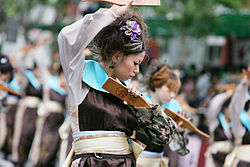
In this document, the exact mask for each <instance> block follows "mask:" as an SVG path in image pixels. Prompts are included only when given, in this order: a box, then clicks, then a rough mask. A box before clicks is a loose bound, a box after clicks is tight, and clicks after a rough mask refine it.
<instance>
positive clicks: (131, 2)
mask: <svg viewBox="0 0 250 167" xmlns="http://www.w3.org/2000/svg"><path fill="white" fill-rule="evenodd" d="M133 2H134V1H129V2H128V3H127V4H126V6H127V7H128V8H130V7H131V6H132V4H133Z"/></svg>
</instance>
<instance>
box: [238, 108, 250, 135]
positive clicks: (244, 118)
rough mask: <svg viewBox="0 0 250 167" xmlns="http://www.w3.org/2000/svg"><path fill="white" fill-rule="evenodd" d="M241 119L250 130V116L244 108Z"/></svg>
mask: <svg viewBox="0 0 250 167" xmlns="http://www.w3.org/2000/svg"><path fill="white" fill-rule="evenodd" d="M240 121H241V123H242V124H243V125H244V126H245V127H246V128H247V130H248V131H249V132H250V118H249V116H248V114H247V112H246V110H243V111H242V112H241V114H240Z"/></svg>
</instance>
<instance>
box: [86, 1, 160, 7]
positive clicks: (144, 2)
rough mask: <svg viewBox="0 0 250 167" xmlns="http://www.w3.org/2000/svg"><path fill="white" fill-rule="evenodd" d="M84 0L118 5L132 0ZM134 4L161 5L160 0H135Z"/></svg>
mask: <svg viewBox="0 0 250 167" xmlns="http://www.w3.org/2000/svg"><path fill="white" fill-rule="evenodd" d="M82 1H106V2H110V3H113V4H116V5H126V4H127V3H128V2H130V0H82ZM133 1H134V2H133V4H132V5H133V6H160V5H161V1H160V0H133Z"/></svg>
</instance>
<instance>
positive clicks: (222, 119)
mask: <svg viewBox="0 0 250 167" xmlns="http://www.w3.org/2000/svg"><path fill="white" fill-rule="evenodd" d="M218 118H219V121H220V124H221V126H222V127H223V129H224V130H225V131H230V128H231V126H230V125H229V124H228V123H227V121H226V118H225V116H224V114H222V113H219V114H218Z"/></svg>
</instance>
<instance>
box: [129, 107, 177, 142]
mask: <svg viewBox="0 0 250 167" xmlns="http://www.w3.org/2000/svg"><path fill="white" fill-rule="evenodd" d="M129 107H130V108H131V110H132V112H133V114H134V115H135V116H136V117H137V119H138V122H139V126H138V129H137V132H139V133H141V134H143V135H145V136H147V137H148V138H149V139H150V140H151V141H152V142H153V143H154V144H156V145H165V144H168V143H170V142H171V141H172V139H173V136H174V134H175V133H176V124H175V122H174V121H173V120H172V119H171V118H170V117H168V116H163V115H164V114H162V111H161V109H160V108H159V107H158V105H155V106H153V107H152V108H140V107H136V108H134V107H132V106H129Z"/></svg>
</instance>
